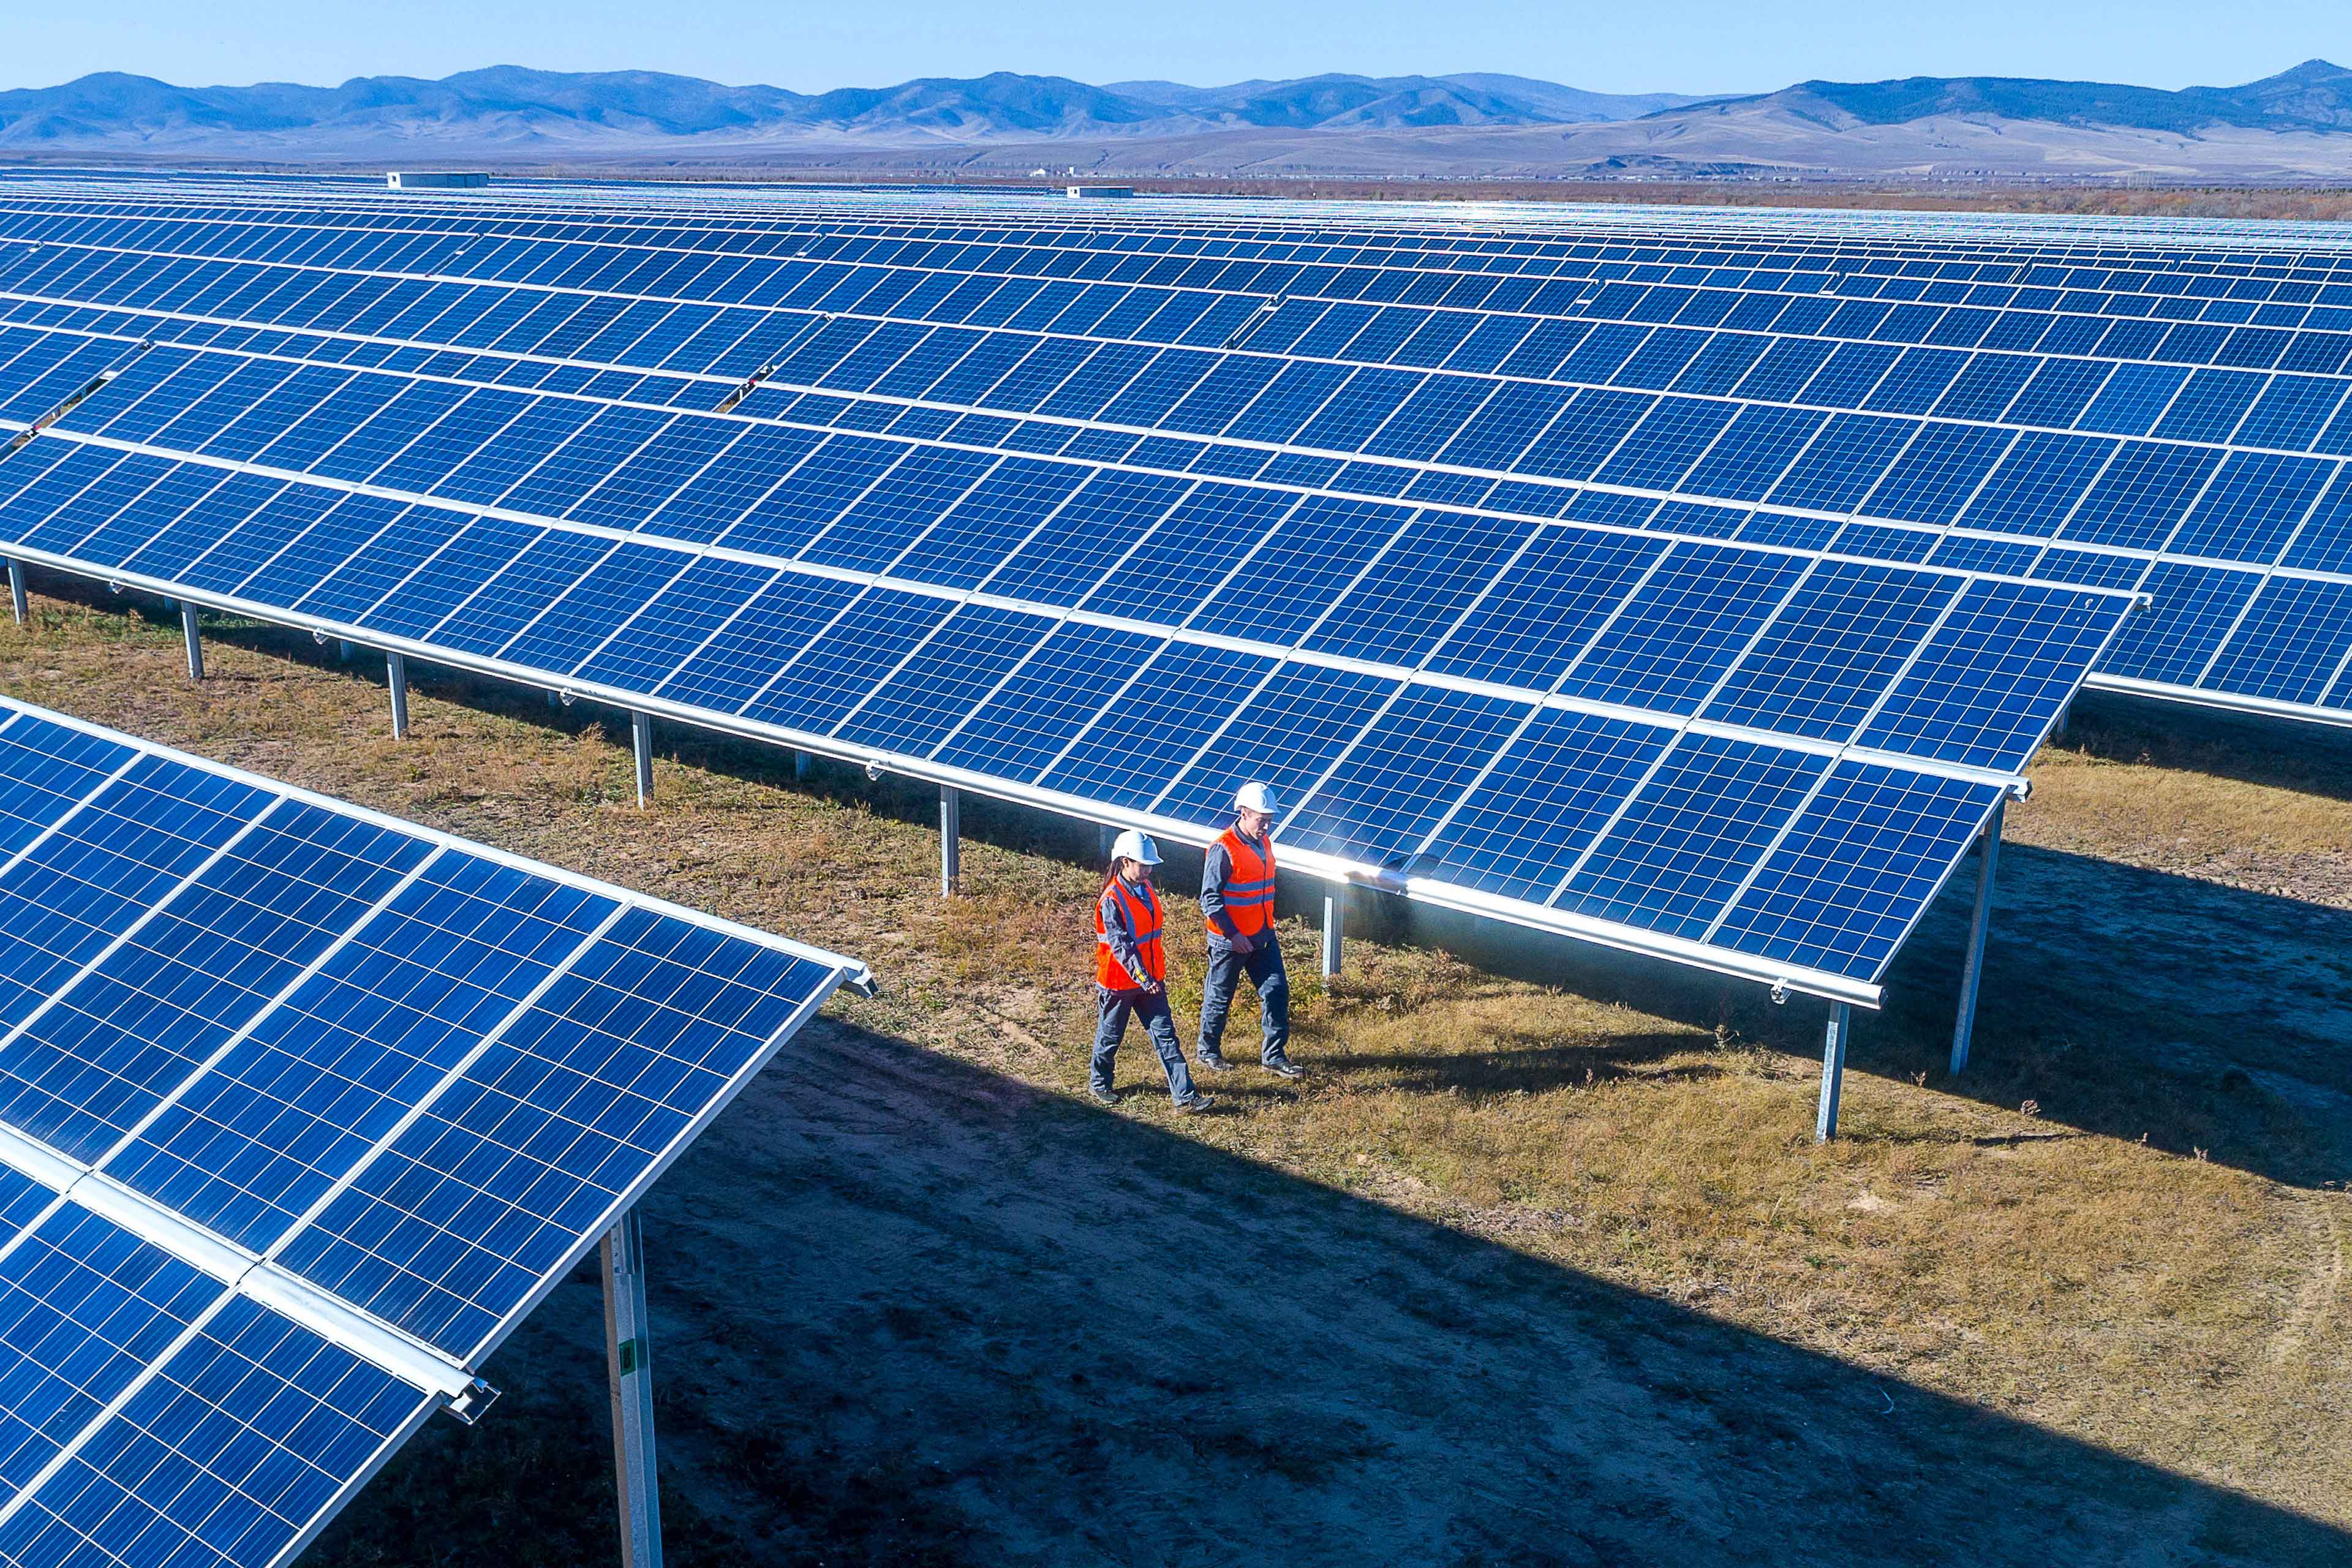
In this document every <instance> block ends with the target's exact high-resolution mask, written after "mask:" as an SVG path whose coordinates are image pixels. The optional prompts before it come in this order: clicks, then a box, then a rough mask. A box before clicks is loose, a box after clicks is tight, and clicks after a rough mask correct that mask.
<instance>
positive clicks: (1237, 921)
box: [1208, 827, 1274, 942]
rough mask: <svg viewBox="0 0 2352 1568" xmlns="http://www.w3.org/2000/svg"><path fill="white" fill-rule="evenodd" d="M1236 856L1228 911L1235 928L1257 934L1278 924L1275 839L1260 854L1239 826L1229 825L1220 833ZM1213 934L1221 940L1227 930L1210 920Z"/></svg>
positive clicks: (1227, 887) (1228, 888)
mask: <svg viewBox="0 0 2352 1568" xmlns="http://www.w3.org/2000/svg"><path fill="white" fill-rule="evenodd" d="M1217 842H1218V843H1219V844H1222V845H1223V846H1224V848H1225V853H1226V855H1228V856H1229V857H1231V858H1232V860H1233V863H1234V869H1233V874H1232V875H1231V876H1229V877H1227V878H1226V879H1225V913H1226V915H1227V916H1228V917H1230V918H1231V919H1232V921H1233V922H1234V930H1235V931H1239V932H1241V933H1242V935H1244V936H1247V937H1255V936H1256V935H1257V934H1258V933H1259V932H1261V931H1265V930H1266V929H1267V928H1268V927H1269V926H1271V925H1273V924H1274V840H1273V839H1272V838H1271V837H1269V838H1268V839H1267V840H1266V841H1265V853H1264V854H1260V853H1259V852H1258V847H1257V846H1256V845H1255V844H1253V843H1251V842H1250V841H1249V840H1248V839H1246V838H1244V837H1242V836H1241V833H1240V831H1239V830H1238V829H1236V828H1231V827H1228V828H1226V829H1225V830H1224V832H1223V833H1221V834H1219V835H1218V836H1217ZM1208 926H1209V934H1210V935H1211V936H1213V937H1215V938H1217V939H1218V940H1219V941H1221V942H1222V941H1223V940H1224V935H1225V933H1224V932H1223V931H1219V930H1218V929H1217V922H1216V921H1209V922H1208Z"/></svg>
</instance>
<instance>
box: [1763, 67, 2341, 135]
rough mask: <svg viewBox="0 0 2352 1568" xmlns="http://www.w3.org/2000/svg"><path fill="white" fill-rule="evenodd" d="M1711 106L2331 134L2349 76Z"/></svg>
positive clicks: (1976, 83)
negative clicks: (2167, 87)
mask: <svg viewBox="0 0 2352 1568" xmlns="http://www.w3.org/2000/svg"><path fill="white" fill-rule="evenodd" d="M1719 101H1721V102H1722V103H1724V104H1725V105H1726V106H1729V105H1737V104H1750V103H1756V104H1766V105H1780V106H1785V107H1787V108H1789V109H1790V110H1792V111H1794V112H1799V113H1801V112H1803V111H1804V110H1807V109H1808V108H1811V107H1813V106H1816V105H1823V104H1826V105H1828V106H1830V107H1832V109H1834V110H1837V111H1838V112H1840V113H1843V114H1848V115H1851V116H1853V118H1854V119H1855V120H1858V121H1862V122H1863V123H1864V124H1867V125H1907V124H1910V123H1912V122H1914V121H1920V120H1927V119H1932V118H1935V117H1937V116H1942V115H1955V114H1958V115H1986V116H1991V117H1994V118H1998V119H2002V120H2021V121H2022V120H2038V121H2050V122H2053V123H2055V124H2061V125H2079V126H2096V127H2099V128H2102V129H2108V130H2130V131H2162V132H2174V133H2178V134H2187V133H2189V132H2197V131H2201V130H2204V129H2206V128H2208V127H2210V126H2216V125H2229V126H2239V127H2244V128H2250V129H2257V130H2264V131H2320V132H2332V131H2343V130H2352V71H2347V70H2346V69H2345V68H2343V67H2341V66H2336V65H2330V64H2329V63H2328V62H2327V61H2326V60H2306V61H2305V62H2304V63H2303V64H2301V65H2299V66H2297V67H2295V68H2294V69H2293V70H2289V71H2282V72H2280V73H2279V74H2278V75H2277V76H2273V77H2265V78H2263V79H2262V80H2260V81H2255V82H2248V83H2247V84H2246V85H2245V86H2243V87H2191V88H2184V89H2181V90H2180V91H2179V92H2168V91H2165V90H2164V89H2160V88H2152V87H2124V86H2119V85H2117V84H2116V83H2113V82H2098V81H2037V80H2034V79H2031V78H2025V77H1988V76H1968V77H1932V76H1915V77H1906V78H1904V79H1901V80H1899V81H1867V82H1837V81H1805V82H1799V83H1798V84H1797V85H1796V86H1794V87H1790V88H1783V89H1781V90H1780V91H1779V92H1775V93H1767V94H1762V95H1760V96H1758V97H1755V98H1744V99H1729V100H1719Z"/></svg>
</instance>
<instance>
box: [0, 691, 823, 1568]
mask: <svg viewBox="0 0 2352 1568" xmlns="http://www.w3.org/2000/svg"><path fill="white" fill-rule="evenodd" d="M863 976H864V971H863V969H862V967H861V966H858V965H856V964H854V963H852V962H851V961H848V960H845V959H841V958H838V957H836V956H835V955H833V954H829V953H822V952H816V951H815V950H813V949H808V948H803V947H799V946H797V945H795V944H792V943H788V942H782V941H780V940H779V939H775V938H771V937H766V936H762V935H760V934H758V933H754V932H750V931H743V930H740V928H735V927H731V926H727V925H724V924H723V923H721V922H717V921H710V920H709V919H707V918H704V917H701V916H696V915H691V914H689V913H688V912H687V911H684V910H676V909H673V908H671V907H669V906H667V905H661V904H656V903H654V902H652V901H649V900H644V899H641V898H638V897H636V896H635V895H632V894H628V893H625V892H624V891H622V890H621V889H614V888H609V887H605V886H603V885H601V884H596V883H592V882H588V881H585V880H583V879H579V878H575V877H572V876H569V875H567V874H565V873H561V872H556V871H553V870H551V869H550V868H544V867H536V866H532V865H530V863H528V862H521V861H517V860H514V859H513V858H509V857H506V856H503V855H499V854H497V853H495V852H492V851H488V850H484V849H481V848H479V847H475V846H470V845H466V844H462V843H460V842H458V841H456V840H452V839H448V838H445V837H439V836H435V835H430V834H427V833H425V832H424V831H422V830H419V829H415V828H412V827H409V826H405V825H403V824H398V823H394V822H392V821H390V820H389V819H385V818H381V817H377V816H373V815H371V814H368V813H364V812H360V811H357V810H355V809H353V808H351V807H348V806H344V805H340V804H339V803H335V802H331V801H327V800H323V799H321V798H320V797H317V796H313V795H305V794H302V793H301V792H299V791H294V790H290V789H288V788H286V787H285V786H282V785H278V784H273V783H271V782H270V781H268V780H263V779H258V778H255V777H253V776H252V775H249V774H243V773H236V771H234V770H230V769H226V768H222V767H219V766H217V765H215V764H212V763H202V762H199V761H196V760H194V759H191V758H186V757H182V756H179V755H177V754H175V753H171V752H163V751H161V750H159V749H158V748H154V747H152V746H148V745H145V744H143V743H142V742H134V741H132V740H131V739H130V738H129V737H127V736H120V735H115V734H112V733H111V732H109V731H98V730H96V729H94V728H92V727H90V726H87V725H82V724H79V723H76V722H74V721H68V720H65V719H63V718H61V717H59V716H58V715H55V714H49V713H45V712H43V711H41V710H33V709H28V708H26V707H25V706H24V705H22V704H19V703H16V702H14V701H10V700H0V1363H4V1364H5V1368H6V1374H5V1397H0V1563H7V1564H10V1565H11V1568H58V1565H59V1564H66V1563H123V1564H130V1563H139V1564H150V1563H152V1564H166V1563H168V1564H173V1565H177V1564H197V1563H205V1564H215V1565H223V1564H234V1565H238V1568H245V1565H253V1568H258V1565H260V1564H266V1563H283V1562H286V1561H289V1560H290V1559H291V1558H292V1557H293V1556H294V1555H295V1554H296V1553H297V1552H299V1551H300V1549H301V1548H302V1546H303V1545H304V1544H305V1543H307V1542H309V1541H310V1538H311V1537H312V1535H313V1534H315V1532H316V1531H317V1530H318V1529H319V1528H320V1525H321V1524H322V1523H323V1522H324V1521H325V1520H326V1519H327V1518H328V1517H329V1516H330V1515H331V1513H332V1512H333V1511H334V1510H335V1509H336V1508H337V1507H338V1506H340V1504H341V1501H342V1500H344V1499H345V1498H347V1497H348V1496H349V1495H350V1493H351V1492H352V1490H353V1489H356V1488H357V1487H358V1486H359V1485H360V1484H362V1482H363V1481H364V1480H365V1479H367V1478H368V1476H370V1475H371V1474H373V1471H374V1469H375V1468H377V1467H378V1466H379V1465H380V1464H381V1463H382V1462H383V1459H384V1458H386V1457H388V1455H389V1454H390V1452H391V1451H392V1450H393V1449H394V1447H397V1446H398V1444H399V1443H400V1442H401V1441H402V1440H404V1438H405V1437H406V1436H408V1435H410V1434H411V1433H413V1432H414V1431H415V1429H416V1427H417V1426H418V1425H419V1424H420V1423H421V1422H422V1421H423V1420H424V1419H425V1416H426V1415H429V1414H430V1413H431V1412H432V1411H433V1410H435V1409H436V1408H439V1407H441V1406H442V1405H444V1404H445V1403H446V1402H449V1401H451V1400H452V1399H455V1400H457V1401H458V1402H459V1403H460V1404H461V1405H464V1404H469V1403H470V1404H477V1405H478V1401H479V1397H480V1391H479V1389H478V1385H477V1384H475V1383H474V1380H473V1378H472V1375H471V1371H472V1369H473V1368H475V1367H478V1365H479V1364H480V1363H481V1361H482V1359H483V1358H484V1357H486V1356H487V1355H488V1353H489V1352H490V1350H491V1349H492V1348H493V1347H494V1346H495V1345H496V1344H497V1343H498V1342H499V1340H500V1339H501V1338H502V1337H503V1335H504V1334H505V1332H506V1331H508V1330H509V1329H510V1328H511V1327H512V1326H513V1324H514V1323H515V1322H516V1321H519V1320H520V1317H521V1316H522V1315H523V1314H524V1313H525V1312H527V1311H528V1310H530V1308H531V1307H532V1306H533V1305H535V1304H536V1303H537V1301H538V1300H540V1299H541V1297H542V1296H543V1295H544V1294H545V1292H546V1291H547V1290H548V1289H551V1288H552V1286H553V1285H554V1283H555V1282H556V1281H557V1280H559V1279H562V1277H563V1276H564V1275H565V1274H566V1273H568V1272H569V1271H570V1269H571V1268H572V1266H573V1265H574V1264H575V1263H576V1262H577V1261H578V1260H579V1259H580V1258H581V1257H582V1256H583V1254H584V1253H585V1251H586V1250H587V1249H588V1248H589V1247H592V1246H593V1244H594V1242H595V1240H596V1239H597V1237H600V1236H601V1235H602V1234H603V1233H604V1231H605V1230H607V1229H609V1228H610V1226H612V1224H613V1223H614V1219H615V1218H616V1217H617V1215H619V1214H620V1213H622V1212H624V1211H625V1209H626V1207H627V1205H629V1204H631V1203H633V1202H634V1201H635V1198H636V1196H637V1195H638V1194H640V1193H641V1192H642V1191H643V1190H644V1189H645V1187H646V1186H647V1185H649V1184H650V1183H651V1182H652V1181H653V1180H654V1178H655V1177H656V1175H657V1174H658V1173H660V1171H661V1170H662V1169H663V1168H665V1167H666V1166H667V1163H669V1161H670V1160H671V1159H672V1158H674V1157H675V1155H676V1154H677V1152H678V1151H679V1150H680V1149H681V1148H682V1147H683V1146H684V1144H685V1143H686V1142H688V1141H689V1140H690V1139H691V1138H692V1137H693V1136H694V1135H695V1134H696V1133H697V1132H698V1131H700V1129H701V1128H702V1127H703V1126H704V1125H705V1124H706V1123H707V1122H708V1121H709V1118H710V1117H711V1116H712V1115H714V1114H715V1113H716V1112H717V1110H719V1108H720V1107H721V1106H723V1105H724V1104H725V1103H726V1102H727V1101H728V1100H730V1099H731V1098H732V1096H733V1094H734V1093H735V1092H736V1091H737V1090H738V1089H740V1087H741V1085H742V1084H743V1083H744V1082H745V1081H747V1080H748V1079H749V1077H750V1076H751V1074H752V1073H753V1072H755V1071H757V1069H758V1068H760V1067H761V1065H762V1064H763V1063H764V1062H765V1061H766V1060H767V1059H768V1058H769V1056H770V1055H771V1054H772V1052H773V1051H774V1050H775V1049H776V1048H777V1047H779V1046H780V1045H781V1044H782V1041H783V1039H784V1038H785V1037H786V1036H788V1035H789V1034H790V1032H791V1031H792V1030H793V1029H794V1028H795V1027H797V1026H798V1025H799V1024H800V1023H801V1022H802V1021H803V1020H804V1019H805V1018H807V1017H808V1016H810V1015H811V1014H812V1012H813V1011H814V1008H815V1007H816V1006H817V1005H819V1004H821V1003H822V1002H823V1000H824V997H825V996H826V995H827V994H829V993H830V992H831V991H832V990H833V989H834V987H835V985H836V984H839V983H840V982H841V981H842V980H843V979H844V978H853V979H860V980H862V979H863Z"/></svg>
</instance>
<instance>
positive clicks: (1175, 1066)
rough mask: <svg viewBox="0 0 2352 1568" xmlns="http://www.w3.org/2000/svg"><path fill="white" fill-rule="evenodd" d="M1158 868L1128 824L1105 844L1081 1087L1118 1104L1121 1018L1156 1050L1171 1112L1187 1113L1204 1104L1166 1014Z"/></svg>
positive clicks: (1155, 849) (1155, 855)
mask: <svg viewBox="0 0 2352 1568" xmlns="http://www.w3.org/2000/svg"><path fill="white" fill-rule="evenodd" d="M1159 864H1160V847H1159V846H1158V845H1156V844H1154V843H1152V842H1151V840H1150V837H1148V836H1146V835H1144V834H1141V833H1138V832H1137V831H1136V830H1135V829H1133V828H1131V827H1130V828H1129V829H1128V830H1127V831H1126V832H1124V833H1122V834H1120V835H1119V836H1118V840H1117V841H1116V842H1115V843H1113V844H1112V846H1111V852H1110V875H1109V876H1108V879H1105V881H1104V883H1103V890H1102V896H1101V897H1100V898H1099V899H1097V900H1095V997H1096V1002H1097V1007H1098V1011H1099V1015H1100V1016H1099V1018H1098V1020H1097V1023H1096V1026H1095V1052H1094V1062H1093V1066H1092V1068H1091V1070H1090V1073H1089V1076H1088V1081H1087V1092H1088V1093H1090V1094H1092V1095H1093V1096H1094V1097H1095V1099H1097V1100H1100V1101H1101V1102H1102V1103H1103V1104H1105V1105H1117V1104H1118V1090H1117V1089H1113V1088H1112V1087H1111V1071H1112V1068H1113V1066H1114V1065H1115V1063H1116V1061H1117V1058H1118V1044H1119V1042H1120V1041H1121V1040H1123V1039H1125V1038H1126V1037H1127V1020H1128V1019H1129V1016H1134V1017H1137V1018H1140V1019H1141V1020H1143V1029H1144V1033H1146V1034H1147V1035H1150V1037H1151V1043H1152V1045H1153V1047H1156V1048H1157V1049H1158V1050H1159V1052H1160V1066H1161V1067H1163V1068H1166V1069H1167V1070H1168V1092H1169V1094H1170V1095H1171V1097H1173V1099H1174V1100H1175V1101H1176V1109H1177V1110H1179V1111H1182V1112H1186V1113H1190V1112H1192V1111H1195V1110H1207V1109H1208V1108H1209V1105H1210V1103H1211V1101H1210V1097H1209V1096H1207V1095H1205V1094H1202V1092H1201V1091H1200V1090H1198V1089H1194V1088H1193V1087H1192V1074H1191V1073H1190V1072H1188V1071H1186V1070H1185V1067H1184V1047H1183V1046H1182V1045H1181V1044H1180V1043H1179V1042H1178V1040H1177V1038H1176V1020H1175V1017H1174V1016H1173V1015H1171V1013H1170V1012H1169V1011H1168V958H1167V952H1166V950H1165V949H1164V948H1163V947H1162V946H1161V945H1160V900H1159V898H1158V897H1157V895H1155V894H1154V893H1153V892H1152V890H1151V868H1153V867H1155V866H1157V865H1159Z"/></svg>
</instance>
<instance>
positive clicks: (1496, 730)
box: [1282, 687, 1528, 866]
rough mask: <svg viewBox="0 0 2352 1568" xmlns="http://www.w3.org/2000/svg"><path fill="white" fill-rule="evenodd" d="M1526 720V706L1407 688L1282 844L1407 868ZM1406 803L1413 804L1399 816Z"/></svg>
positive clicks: (1310, 799) (1287, 829) (1287, 827)
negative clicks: (1402, 802) (1440, 820)
mask: <svg viewBox="0 0 2352 1568" xmlns="http://www.w3.org/2000/svg"><path fill="white" fill-rule="evenodd" d="M1527 716H1528V705H1527V704H1525V703H1519V702H1507V701H1504V700H1500V699H1497V698H1493V697H1482V696H1477V695H1475V694H1473V693H1469V692H1461V691H1448V690H1444V689H1439V688H1431V687H1412V688H1408V689H1406V691H1405V692H1404V693H1403V695H1402V696H1401V697H1400V698H1399V699H1398V700H1397V701H1396V703H1395V704H1394V705H1393V706H1392V707H1391V708H1390V709H1389V710H1388V711H1387V712H1385V713H1383V714H1381V717H1380V719H1379V720H1378V721H1376V722H1374V723H1373V725H1372V726H1371V728H1370V729H1369V730H1367V731H1365V732H1364V734H1363V736H1362V738H1361V739H1360V740H1359V741H1358V742H1356V743H1355V744H1354V746H1352V747H1351V748H1350V749H1349V752H1348V754H1347V756H1346V757H1345V758H1343V759H1342V760H1341V761H1340V762H1339V764H1338V765H1337V766H1336V767H1334V768H1333V769H1332V770H1331V773H1330V775H1329V776H1328V778H1326V779H1324V780H1323V782H1322V783H1321V784H1318V785H1317V786H1316V787H1315V790H1314V793H1313V794H1311V795H1308V796H1307V798H1306V799H1305V800H1304V801H1302V802H1300V803H1299V805H1298V808H1297V811H1295V812H1294V813H1292V814H1291V816H1290V817H1289V819H1288V820H1287V821H1286V822H1285V823H1284V824H1283V827H1282V838H1283V842H1284V843H1285V844H1287V845H1295V846H1297V847H1299V848H1302V849H1310V850H1316V851H1319V852H1321V853H1323V854H1328V855H1338V856H1341V857H1343V858H1347V859H1350V860H1357V861H1362V862H1366V863H1369V864H1371V865H1381V866H1399V865H1402V863H1403V861H1404V860H1405V858H1406V857H1407V856H1409V855H1410V854H1411V853H1412V850H1413V849H1414V848H1415V847H1418V846H1419V845H1420V843H1421V841H1422V839H1423V837H1426V836H1427V835H1428V832H1429V829H1430V828H1431V827H1432V826H1434V824H1435V823H1436V820H1437V818H1438V816H1439V815H1440V814H1441V813H1442V812H1443V811H1444V809H1445V805H1446V803H1447V802H1449V801H1452V800H1454V799H1456V798H1458V797H1459V796H1460V795H1461V794H1462V792H1463V791H1464V790H1465V789H1466V788H1468V787H1469V784H1470V782H1471V780H1472V779H1474V778H1475V777H1476V776H1477V775H1478V773H1479V772H1480V771H1481V770H1482V769H1483V768H1484V766H1485V764H1486V762H1487V760H1488V759H1490V758H1491V757H1493V756H1494V754H1495V752H1496V750H1497V749H1498V748H1499V747H1500V746H1501V744H1502V742H1503V741H1504V740H1505V739H1506V738H1507V737H1508V736H1509V734H1510V733H1511V731H1513V730H1515V729H1516V728H1517V726H1518V723H1519V721H1521V720H1523V719H1525V718H1526V717H1527ZM1416 797H1417V798H1416ZM1401 799H1415V802H1416V804H1415V805H1414V806H1413V807H1412V808H1411V809H1405V810H1400V809H1398V807H1397V805H1396V803H1397V802H1398V801H1399V800H1401Z"/></svg>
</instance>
